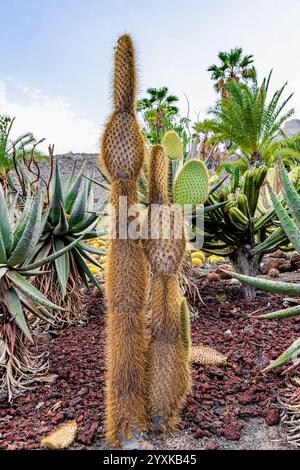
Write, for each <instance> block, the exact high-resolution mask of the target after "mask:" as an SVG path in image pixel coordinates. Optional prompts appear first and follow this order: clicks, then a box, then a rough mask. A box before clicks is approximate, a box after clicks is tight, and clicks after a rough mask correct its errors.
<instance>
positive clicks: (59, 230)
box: [53, 204, 69, 235]
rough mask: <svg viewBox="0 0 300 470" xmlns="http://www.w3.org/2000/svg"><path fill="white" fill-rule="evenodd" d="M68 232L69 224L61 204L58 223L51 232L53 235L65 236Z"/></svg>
mask: <svg viewBox="0 0 300 470" xmlns="http://www.w3.org/2000/svg"><path fill="white" fill-rule="evenodd" d="M68 231H69V222H68V220H67V217H66V213H65V210H64V207H63V205H62V204H60V214H59V221H58V224H57V226H56V227H55V229H54V230H53V233H54V235H66V233H68Z"/></svg>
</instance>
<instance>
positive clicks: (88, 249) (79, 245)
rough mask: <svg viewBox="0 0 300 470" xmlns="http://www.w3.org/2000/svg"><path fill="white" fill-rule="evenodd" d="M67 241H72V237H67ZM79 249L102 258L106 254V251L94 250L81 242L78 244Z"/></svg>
mask: <svg viewBox="0 0 300 470" xmlns="http://www.w3.org/2000/svg"><path fill="white" fill-rule="evenodd" d="M67 240H72V238H71V237H67ZM78 248H80V249H81V250H84V251H87V252H88V253H93V254H95V255H99V256H102V255H104V254H105V251H103V250H99V249H98V248H94V247H93V246H90V245H88V244H87V243H84V242H81V243H79V244H78Z"/></svg>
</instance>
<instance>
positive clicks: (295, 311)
mask: <svg viewBox="0 0 300 470" xmlns="http://www.w3.org/2000/svg"><path fill="white" fill-rule="evenodd" d="M279 174H280V180H281V184H282V186H283V189H284V192H283V197H284V202H285V203H286V205H287V208H288V210H287V209H285V208H284V206H283V205H282V203H281V202H280V200H279V198H278V197H277V196H276V195H275V193H274V191H273V190H272V188H271V186H270V185H268V189H269V192H270V197H271V201H272V203H273V206H274V210H275V212H276V215H277V217H278V219H279V221H280V222H281V224H282V227H283V229H284V231H285V232H286V235H287V236H288V238H289V240H290V241H291V243H292V244H293V246H294V248H295V250H296V251H297V252H298V253H299V254H300V197H299V195H298V192H297V190H296V187H295V185H293V183H292V181H291V180H290V178H289V176H288V173H287V171H286V169H285V167H284V165H283V163H282V162H280V163H279ZM290 215H292V217H291V216H290ZM234 277H235V278H236V279H238V280H239V281H240V282H243V283H244V284H246V285H249V286H251V287H253V288H257V289H261V290H264V291H266V292H272V293H275V294H282V295H288V296H290V297H300V285H299V284H292V283H285V282H277V281H270V280H269V279H260V278H256V277H251V276H245V275H241V274H235V275H234ZM296 315H300V305H296V306H294V307H290V308H287V309H284V310H278V311H276V312H272V313H267V314H265V315H259V316H258V317H257V318H261V319H262V320H274V319H280V318H289V317H294V316H296ZM299 355H300V338H298V339H297V340H296V341H295V342H294V343H293V344H292V345H291V346H290V347H289V348H288V349H287V350H286V351H285V352H284V353H283V354H282V355H281V356H280V357H279V358H277V359H276V360H275V361H272V362H271V364H270V365H269V366H268V367H267V369H266V370H269V369H274V368H275V367H279V366H282V365H283V364H285V363H286V362H287V361H289V360H291V359H294V360H296V358H297V357H298V356H299ZM295 364H297V365H299V364H300V359H298V360H296V362H295Z"/></svg>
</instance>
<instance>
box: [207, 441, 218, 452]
mask: <svg viewBox="0 0 300 470" xmlns="http://www.w3.org/2000/svg"><path fill="white" fill-rule="evenodd" d="M218 448H219V446H218V444H217V442H216V441H214V440H213V439H212V440H210V441H208V443H207V444H205V446H204V450H217V449H218Z"/></svg>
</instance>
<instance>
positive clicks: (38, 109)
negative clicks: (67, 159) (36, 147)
mask: <svg viewBox="0 0 300 470" xmlns="http://www.w3.org/2000/svg"><path fill="white" fill-rule="evenodd" d="M10 86H12V87H13V88H14V91H15V93H13V94H12V96H13V98H11V97H10V95H11V93H10V94H8V93H7V90H8V87H10ZM0 113H1V114H7V115H9V116H15V117H16V120H15V123H14V127H13V134H14V136H17V135H20V134H22V133H24V132H32V133H33V134H34V136H35V137H36V138H37V139H41V138H45V139H46V142H45V143H44V144H42V145H41V149H42V150H45V149H47V147H48V145H49V144H54V145H55V153H65V152H69V151H73V152H97V151H98V139H99V134H100V131H99V129H97V127H96V125H95V124H94V123H93V122H91V121H89V120H88V119H86V118H84V117H82V116H80V115H79V114H78V113H77V112H76V111H74V109H72V107H71V105H70V104H69V103H68V102H67V101H66V100H65V99H63V98H50V97H48V96H46V95H45V94H43V92H42V90H39V89H32V88H30V87H28V86H26V85H22V84H11V82H9V83H6V82H4V81H1V80H0Z"/></svg>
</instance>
